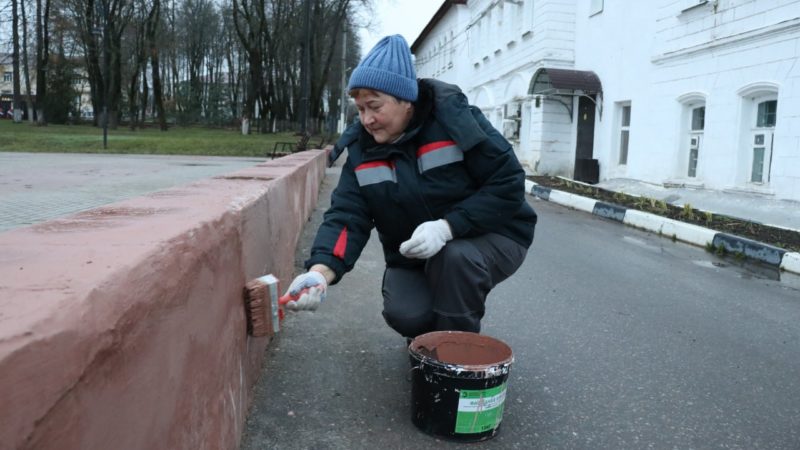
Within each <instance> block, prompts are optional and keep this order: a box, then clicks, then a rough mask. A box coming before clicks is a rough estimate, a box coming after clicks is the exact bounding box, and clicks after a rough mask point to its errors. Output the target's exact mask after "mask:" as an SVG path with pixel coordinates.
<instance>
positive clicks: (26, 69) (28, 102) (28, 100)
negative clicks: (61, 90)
mask: <svg viewBox="0 0 800 450" xmlns="http://www.w3.org/2000/svg"><path fill="white" fill-rule="evenodd" d="M19 6H20V12H21V13H22V49H23V52H22V76H23V78H24V80H25V108H26V110H27V113H28V121H29V122H30V123H33V121H34V118H33V95H31V71H30V67H31V66H30V65H29V64H28V17H27V15H26V14H25V2H24V1H22V2H20V4H19Z"/></svg>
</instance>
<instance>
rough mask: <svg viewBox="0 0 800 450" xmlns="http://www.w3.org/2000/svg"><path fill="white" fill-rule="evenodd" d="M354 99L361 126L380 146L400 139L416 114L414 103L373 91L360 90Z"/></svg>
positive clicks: (354, 95) (354, 94)
mask: <svg viewBox="0 0 800 450" xmlns="http://www.w3.org/2000/svg"><path fill="white" fill-rule="evenodd" d="M353 99H354V100H355V102H356V107H358V117H359V119H360V120H361V124H362V125H363V126H364V128H365V129H366V130H367V132H368V133H369V134H371V135H372V137H373V138H374V139H375V142H377V143H379V144H386V143H391V142H394V141H395V140H396V139H397V138H399V137H400V135H402V134H403V131H404V130H405V129H406V127H407V126H408V123H409V122H410V121H411V117H412V116H413V114H414V106H413V104H412V103H410V102H407V101H404V100H397V99H396V98H394V97H392V96H391V95H389V94H384V93H383V92H379V91H373V90H371V89H358V90H357V91H356V92H354V93H353Z"/></svg>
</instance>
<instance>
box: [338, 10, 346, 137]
mask: <svg viewBox="0 0 800 450" xmlns="http://www.w3.org/2000/svg"><path fill="white" fill-rule="evenodd" d="M342 20H344V19H342ZM342 29H343V31H342V95H341V97H342V98H341V99H339V110H340V111H339V134H342V133H344V129H345V128H347V123H346V120H347V93H345V92H344V91H345V89H347V22H345V23H344V26H343V27H342Z"/></svg>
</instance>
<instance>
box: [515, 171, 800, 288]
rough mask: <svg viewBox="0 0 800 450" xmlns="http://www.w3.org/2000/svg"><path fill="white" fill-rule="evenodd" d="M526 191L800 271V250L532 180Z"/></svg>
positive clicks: (526, 185) (604, 215)
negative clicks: (583, 195)
mask: <svg viewBox="0 0 800 450" xmlns="http://www.w3.org/2000/svg"><path fill="white" fill-rule="evenodd" d="M525 192H526V193H528V194H531V195H533V196H535V197H539V198H541V199H542V200H546V201H550V202H553V203H558V204H560V205H563V206H567V207H570V208H573V209H577V210H579V211H585V212H588V213H591V214H594V215H596V216H600V217H604V218H606V219H611V220H614V221H617V222H620V223H624V224H625V225H629V226H632V227H636V228H640V229H643V230H647V231H651V232H653V233H658V234H659V235H661V236H667V237H672V238H673V239H677V240H679V241H683V242H686V243H689V244H692V245H696V246H699V247H706V246H708V245H712V246H714V247H720V246H722V247H723V248H724V249H725V250H726V251H727V252H730V253H741V254H743V255H744V256H746V257H747V258H749V259H754V260H756V261H759V262H761V263H764V264H766V265H769V266H772V267H775V268H778V269H781V270H785V271H787V272H793V273H796V274H800V253H798V252H789V251H787V250H785V249H782V248H779V247H774V246H772V245H767V244H763V243H761V242H757V241H753V240H751V239H746V238H743V237H739V236H735V235H732V234H727V233H721V232H718V231H715V230H712V229H710V228H705V227H701V226H699V225H694V224H690V223H684V222H681V221H678V220H674V219H670V218H667V217H661V216H659V215H656V214H651V213H647V212H643V211H638V210H635V209H628V208H625V207H624V206H619V205H614V204H611V203H605V202H602V201H599V200H594V199H590V198H587V197H582V196H580V195H575V194H571V193H567V192H562V191H558V190H554V189H551V188H548V187H544V186H541V185H538V184H536V183H534V182H533V181H530V180H525Z"/></svg>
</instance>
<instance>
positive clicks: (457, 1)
mask: <svg viewBox="0 0 800 450" xmlns="http://www.w3.org/2000/svg"><path fill="white" fill-rule="evenodd" d="M466 4H467V0H445V1H444V2H442V6H440V7H439V9H438V10H437V11H436V12H435V13H434V14H433V17H431V20H430V21H428V24H427V25H425V28H423V29H422V31H421V32H420V33H419V36H417V38H416V39H414V43H413V44H411V53H414V54H416V52H417V49H418V48H419V46H420V45H422V41H424V40H425V38H427V37H428V35H429V34H430V33H431V31H433V27H435V26H436V25H437V24H438V23H439V21H441V20H442V17H444V15H445V13H447V11H449V10H450V7H451V6H453V5H466Z"/></svg>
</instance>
